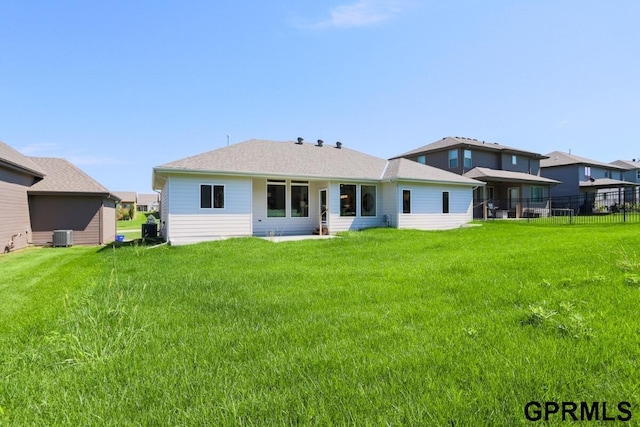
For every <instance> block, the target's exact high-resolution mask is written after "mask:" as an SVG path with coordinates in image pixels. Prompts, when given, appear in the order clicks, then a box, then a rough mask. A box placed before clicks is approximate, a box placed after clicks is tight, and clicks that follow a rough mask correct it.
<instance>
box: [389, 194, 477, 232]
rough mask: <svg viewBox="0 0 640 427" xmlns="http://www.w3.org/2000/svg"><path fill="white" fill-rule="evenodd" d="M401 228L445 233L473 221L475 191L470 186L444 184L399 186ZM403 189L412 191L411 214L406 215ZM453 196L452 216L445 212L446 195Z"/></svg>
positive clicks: (451, 202) (399, 226)
mask: <svg viewBox="0 0 640 427" xmlns="http://www.w3.org/2000/svg"><path fill="white" fill-rule="evenodd" d="M398 188H399V189H400V191H399V192H398V198H397V199H396V200H397V210H398V212H400V214H399V215H398V225H397V226H398V228H415V229H421V230H445V229H450V228H457V227H460V226H461V225H463V224H466V223H468V222H469V221H471V220H472V219H473V192H472V190H471V188H470V187H457V186H444V185H420V184H413V183H412V184H402V185H399V186H398ZM402 190H411V213H410V214H402V213H401V212H402V204H403V200H402ZM443 192H448V193H449V213H448V214H443V213H442V193H443Z"/></svg>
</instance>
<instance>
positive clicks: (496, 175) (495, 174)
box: [464, 167, 560, 185]
mask: <svg viewBox="0 0 640 427" xmlns="http://www.w3.org/2000/svg"><path fill="white" fill-rule="evenodd" d="M464 176H466V177H468V178H474V179H497V180H500V181H511V182H536V183H540V184H552V185H555V184H560V181H556V180H555V179H551V178H544V177H542V176H537V175H532V174H530V173H524V172H512V171H505V170H496V169H490V168H481V167H476V168H473V169H471V170H470V171H469V172H466V173H465V174H464Z"/></svg>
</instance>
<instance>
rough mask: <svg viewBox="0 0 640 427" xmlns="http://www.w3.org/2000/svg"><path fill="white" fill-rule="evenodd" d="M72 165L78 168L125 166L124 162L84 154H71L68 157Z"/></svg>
mask: <svg viewBox="0 0 640 427" xmlns="http://www.w3.org/2000/svg"><path fill="white" fill-rule="evenodd" d="M66 159H67V160H69V161H70V162H71V163H73V164H74V165H76V166H98V165H120V164H124V162H122V161H118V160H116V159H114V158H110V157H98V156H92V155H82V154H70V155H69V156H68V157H66Z"/></svg>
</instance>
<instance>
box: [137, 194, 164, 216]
mask: <svg viewBox="0 0 640 427" xmlns="http://www.w3.org/2000/svg"><path fill="white" fill-rule="evenodd" d="M159 208H160V196H159V195H158V193H153V194H138V196H137V198H136V209H137V210H138V212H157V211H158V209H159Z"/></svg>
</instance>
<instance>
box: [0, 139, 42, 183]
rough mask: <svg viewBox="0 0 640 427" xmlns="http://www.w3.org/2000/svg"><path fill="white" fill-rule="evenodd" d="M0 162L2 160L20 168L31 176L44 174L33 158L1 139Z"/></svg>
mask: <svg viewBox="0 0 640 427" xmlns="http://www.w3.org/2000/svg"><path fill="white" fill-rule="evenodd" d="M0 162H4V163H6V164H8V165H9V166H11V167H13V168H17V169H21V170H23V171H25V172H27V173H29V174H31V175H33V176H37V177H42V176H44V172H43V171H42V170H41V168H40V167H39V166H38V165H37V164H36V163H35V162H34V161H33V160H31V159H30V158H29V157H27V156H25V155H23V154H21V153H19V152H18V151H16V150H14V149H13V148H11V147H9V146H8V145H7V144H5V143H4V142H2V141H0Z"/></svg>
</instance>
